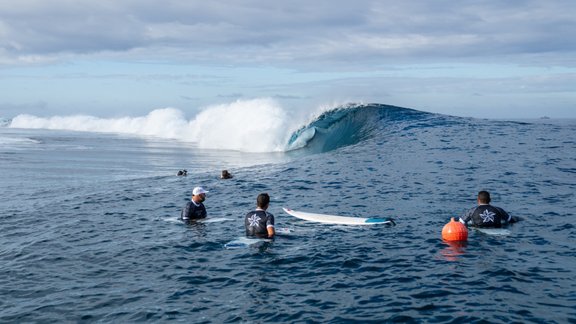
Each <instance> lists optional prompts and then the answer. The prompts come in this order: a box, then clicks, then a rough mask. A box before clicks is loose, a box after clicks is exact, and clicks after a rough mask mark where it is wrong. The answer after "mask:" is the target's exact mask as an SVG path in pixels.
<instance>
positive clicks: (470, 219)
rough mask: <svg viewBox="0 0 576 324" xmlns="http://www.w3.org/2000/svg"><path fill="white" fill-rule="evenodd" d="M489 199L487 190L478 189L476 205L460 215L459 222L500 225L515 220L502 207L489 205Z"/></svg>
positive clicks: (483, 225) (476, 224)
mask: <svg viewBox="0 0 576 324" xmlns="http://www.w3.org/2000/svg"><path fill="white" fill-rule="evenodd" d="M490 200H491V199H490V193H489V192H488V191H480V192H479V193H478V197H477V202H478V206H476V207H474V208H471V209H469V210H468V211H466V212H465V213H464V216H462V217H460V222H461V223H463V224H464V225H471V226H476V227H502V225H506V224H509V223H514V222H515V221H516V220H515V219H514V218H513V217H512V216H510V215H508V213H507V212H506V211H504V209H502V208H499V207H496V206H492V205H490Z"/></svg>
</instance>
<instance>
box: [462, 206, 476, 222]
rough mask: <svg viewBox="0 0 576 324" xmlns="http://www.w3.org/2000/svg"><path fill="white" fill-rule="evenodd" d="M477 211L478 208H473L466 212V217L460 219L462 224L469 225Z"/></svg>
mask: <svg viewBox="0 0 576 324" xmlns="http://www.w3.org/2000/svg"><path fill="white" fill-rule="evenodd" d="M475 210H476V208H471V209H468V210H467V211H466V212H464V215H462V217H460V222H461V223H463V224H464V225H467V224H468V223H469V222H470V221H471V220H472V215H474V211H475Z"/></svg>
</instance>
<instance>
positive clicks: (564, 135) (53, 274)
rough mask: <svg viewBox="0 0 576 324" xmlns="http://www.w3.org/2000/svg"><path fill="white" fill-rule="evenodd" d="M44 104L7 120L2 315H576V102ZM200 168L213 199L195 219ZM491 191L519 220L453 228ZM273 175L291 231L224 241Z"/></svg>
mask: <svg viewBox="0 0 576 324" xmlns="http://www.w3.org/2000/svg"><path fill="white" fill-rule="evenodd" d="M221 108H222V107H220V109H221ZM170 113H173V112H170ZM265 116H268V118H269V119H271V121H273V122H274V123H277V122H278V121H280V123H279V124H275V125H276V126H275V127H280V126H282V125H284V124H283V123H285V122H284V121H282V119H283V118H287V117H285V116H282V115H281V114H280V115H278V114H276V113H273V114H271V115H266V114H265ZM26 118H28V119H26ZM180 118H182V117H181V116H178V114H176V117H175V118H173V119H172V120H178V119H180ZM24 119H26V120H27V121H26V120H24ZM32 119H33V118H32V117H30V116H28V117H25V116H24V117H20V121H19V123H21V124H19V125H16V126H14V125H15V124H16V123H15V122H17V121H18V118H15V119H14V120H13V121H12V124H13V125H12V126H10V124H8V126H6V127H2V128H0V192H1V193H2V196H1V197H2V199H1V200H0V225H1V235H0V273H1V274H2V275H1V276H0V287H2V290H1V292H0V322H58V323H61V322H115V323H122V322H141V321H148V322H169V321H177V322H188V323H229V322H248V323H264V322H276V323H279V322H286V323H290V322H311V323H313V322H317V323H326V322H331V323H344V322H361V323H366V322H378V323H380V322H415V323H416V322H433V323H452V322H466V323H468V322H490V323H509V322H522V323H526V322H536V323H542V322H546V323H568V322H572V323H574V322H576V283H575V281H574V278H575V277H576V227H575V224H574V222H575V217H574V210H576V199H575V192H576V136H575V135H576V121H571V120H562V121H558V120H534V121H494V120H478V119H464V118H456V117H450V116H443V115H436V114H428V113H423V112H418V111H414V110H410V109H403V108H399V107H390V106H384V105H363V106H354V107H352V106H346V107H340V109H337V110H334V111H331V112H327V113H325V114H323V115H319V116H317V117H316V119H312V120H311V121H306V122H304V123H300V124H298V125H295V126H297V127H294V129H291V130H290V132H288V133H282V134H274V135H273V136H271V137H272V138H268V139H266V141H265V142H261V141H258V138H259V137H262V135H261V134H260V133H257V134H256V135H255V136H256V137H251V136H250V135H246V134H239V135H238V134H236V135H235V134H234V133H232V134H228V135H226V134H224V135H226V136H230V137H231V138H230V139H229V140H228V141H227V140H226V138H224V139H222V138H221V137H222V136H223V135H222V134H219V136H220V138H211V139H210V140H206V139H204V140H199V138H198V136H200V137H202V135H201V133H202V132H200V133H198V132H197V130H196V131H195V132H196V133H194V134H192V133H193V132H192V131H188V130H187V131H186V135H182V132H176V133H173V134H171V135H170V136H163V134H165V133H163V131H162V129H161V128H160V129H159V128H156V130H155V131H154V132H153V133H152V134H141V133H138V132H139V131H137V132H124V131H120V130H126V129H128V128H129V127H128V124H130V125H132V126H133V125H134V120H124V122H125V123H127V124H126V125H125V127H124V128H122V127H120V128H119V129H120V130H119V129H108V130H107V129H101V128H100V129H93V130H88V129H76V128H75V127H71V126H70V125H71V121H73V120H76V119H73V118H72V119H69V120H68V122H66V121H64V122H62V119H59V120H58V121H55V120H54V119H39V120H38V118H37V119H36V124H34V123H32V122H31V120H32ZM38 122H39V124H38ZM97 122H101V121H100V120H99V121H97ZM108 122H109V123H106V121H104V122H103V123H102V125H104V126H101V127H104V128H106V127H107V126H106V125H107V124H111V123H110V121H108ZM141 122H142V121H141ZM148 122H149V121H148ZM227 122H229V121H227ZM26 123H28V124H26ZM54 123H60V126H59V127H53V126H54ZM62 123H63V124H62ZM165 123H166V120H165V119H164V122H163V124H165ZM199 123H200V121H198V120H195V121H194V122H188V121H184V123H177V125H179V126H174V125H175V124H172V127H171V129H172V130H173V128H174V127H183V128H186V127H188V126H190V125H191V124H194V125H196V127H200V126H199ZM82 124H84V125H92V126H93V125H94V123H91V122H90V120H88V121H84V122H83V123H82ZM66 125H68V126H66ZM49 128H52V129H49ZM57 128H58V129H57ZM144 129H146V128H144ZM262 129H264V133H266V132H272V131H271V130H270V129H268V128H262ZM258 130H261V129H260V128H258ZM240 131H242V130H240ZM276 131H277V130H274V132H276ZM191 134H192V135H191ZM204 134H205V136H208V135H206V134H207V133H204ZM243 136H244V137H245V138H247V139H252V140H251V143H252V144H253V145H258V146H259V147H260V148H263V149H255V150H253V149H246V148H247V147H250V141H248V142H246V141H235V140H233V139H236V140H237V139H238V138H242V137H243ZM252 136H254V134H253V135H252ZM299 136H302V137H301V138H300V140H298V137H299ZM232 137H233V138H232ZM187 139H189V140H187ZM282 141H284V142H286V148H288V147H289V146H290V145H289V142H290V143H292V144H293V143H299V144H298V146H299V147H300V149H298V150H294V151H288V150H287V149H284V150H283V149H278V147H279V146H278V143H279V142H282ZM211 142H212V143H215V144H214V145H213V146H210V143H211ZM226 145H232V147H230V146H226ZM222 146H223V147H224V148H222ZM181 169H187V170H188V176H186V177H178V176H176V173H177V171H178V170H181ZM222 169H228V170H229V171H230V172H231V173H232V174H233V175H234V178H232V179H229V180H220V179H219V178H218V176H219V174H220V171H221V170H222ZM198 185H201V186H203V187H204V188H205V189H206V190H209V193H208V195H207V200H206V201H205V205H206V208H207V210H208V218H207V219H206V221H198V222H196V223H193V224H191V225H185V224H183V223H181V222H180V221H179V220H178V217H179V214H180V211H181V209H182V207H183V206H184V205H185V204H186V201H188V200H189V198H190V194H191V191H192V188H193V187H195V186H198ZM479 190H489V191H490V192H491V193H492V199H493V204H494V205H496V206H499V207H502V208H504V209H505V210H507V211H508V212H509V213H510V214H512V215H514V216H517V217H520V218H521V219H522V220H521V221H520V222H519V223H517V224H513V225H512V226H510V227H509V228H508V229H509V230H510V235H506V236H491V235H486V234H483V233H480V232H476V231H473V230H471V231H470V233H469V239H468V241H467V242H466V243H459V244H454V243H447V242H444V241H442V239H441V230H442V227H443V226H444V225H445V224H446V223H447V222H448V221H449V220H450V218H451V217H458V216H460V215H461V214H462V213H463V212H464V211H465V210H466V209H468V208H470V207H473V206H474V204H475V196H476V193H477V192H478V191H479ZM261 192H268V193H269V194H270V195H271V198H272V201H271V206H270V209H269V211H270V212H271V213H273V214H274V215H275V217H276V226H277V227H278V228H284V229H288V230H285V231H284V232H283V234H282V235H279V236H278V237H277V238H276V239H275V240H274V241H273V242H264V243H263V244H257V245H255V246H252V247H247V248H235V249H228V248H226V244H227V243H229V242H232V241H234V240H238V239H239V238H242V237H243V235H244V228H243V217H244V215H245V214H246V213H247V212H248V211H250V210H251V209H252V208H254V207H255V199H256V196H257V195H258V194H259V193H261ZM282 207H288V208H292V209H295V210H302V211H309V212H316V213H328V214H336V215H343V216H358V217H391V218H393V219H394V220H395V222H396V224H397V225H396V226H379V225H372V226H342V225H327V224H318V223H311V222H306V221H303V220H300V219H296V218H294V217H292V216H289V215H287V214H285V213H284V212H283V211H282V209H281V208H282Z"/></svg>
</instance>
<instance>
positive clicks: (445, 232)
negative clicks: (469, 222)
mask: <svg viewBox="0 0 576 324" xmlns="http://www.w3.org/2000/svg"><path fill="white" fill-rule="evenodd" d="M442 239H444V240H445V241H466V240H468V229H467V228H466V225H464V224H462V223H460V222H457V221H455V220H454V217H452V219H451V220H450V222H449V223H448V224H446V225H444V228H442Z"/></svg>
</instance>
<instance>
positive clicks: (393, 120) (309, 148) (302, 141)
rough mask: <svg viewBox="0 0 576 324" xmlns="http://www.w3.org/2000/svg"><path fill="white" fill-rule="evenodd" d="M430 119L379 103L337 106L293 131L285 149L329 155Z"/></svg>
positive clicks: (416, 112)
mask: <svg viewBox="0 0 576 324" xmlns="http://www.w3.org/2000/svg"><path fill="white" fill-rule="evenodd" d="M429 116H432V114H430V113H426V112H421V111H417V110H413V109H408V108H401V107H395V106H389V105H382V104H367V105H347V106H343V107H337V108H334V109H332V110H329V111H326V112H324V113H323V114H321V115H320V116H318V118H316V119H315V120H314V121H312V122H311V123H310V124H308V125H306V126H304V127H302V128H300V129H298V130H297V131H295V132H294V133H293V134H292V135H291V137H290V139H289V141H288V150H304V151H306V152H311V153H321V152H328V151H332V150H335V149H338V148H341V147H344V146H349V145H355V144H358V143H361V142H362V141H365V140H367V139H369V138H372V137H375V136H377V135H378V134H380V133H381V130H382V129H383V128H385V127H395V126H397V124H399V123H404V122H406V121H414V120H421V119H425V118H427V117H429Z"/></svg>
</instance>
